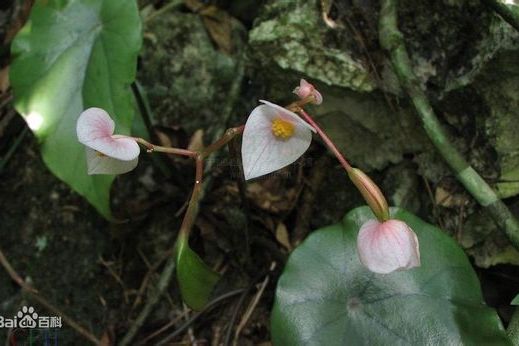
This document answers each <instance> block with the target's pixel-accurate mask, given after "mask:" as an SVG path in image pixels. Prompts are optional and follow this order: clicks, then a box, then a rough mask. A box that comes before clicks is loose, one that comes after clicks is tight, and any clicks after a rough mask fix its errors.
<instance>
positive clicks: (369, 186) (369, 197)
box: [348, 168, 389, 221]
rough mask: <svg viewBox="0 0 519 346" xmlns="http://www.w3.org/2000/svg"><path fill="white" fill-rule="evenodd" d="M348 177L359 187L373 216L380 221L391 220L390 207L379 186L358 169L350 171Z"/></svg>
mask: <svg viewBox="0 0 519 346" xmlns="http://www.w3.org/2000/svg"><path fill="white" fill-rule="evenodd" d="M348 175H349V177H350V179H351V181H352V182H353V184H355V186H356V187H357V189H358V190H359V191H360V193H361V194H362V197H364V200H365V201H366V203H368V205H369V207H370V208H371V210H372V211H373V214H375V216H376V217H377V219H378V220H379V221H386V220H388V219H389V207H388V205H387V201H386V198H385V197H384V195H383V194H382V192H381V191H380V189H379V188H378V186H377V184H375V183H374V182H373V180H371V178H370V177H368V176H367V175H366V173H364V172H363V171H361V170H360V169H358V168H352V169H351V170H350V171H348Z"/></svg>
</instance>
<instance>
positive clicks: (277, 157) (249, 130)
mask: <svg viewBox="0 0 519 346" xmlns="http://www.w3.org/2000/svg"><path fill="white" fill-rule="evenodd" d="M260 102H262V103H263V104H262V105H260V106H258V107H256V108H254V110H253V111H252V113H251V114H250V115H249V118H248V119H247V123H246V124H245V129H244V130H243V141H242V147H241V153H242V160H243V171H244V173H245V179H246V180H248V179H252V178H256V177H259V176H262V175H265V174H268V173H271V172H273V171H276V170H278V169H281V168H283V167H285V166H287V165H289V164H291V163H292V162H294V161H295V160H297V159H298V158H299V157H300V156H301V155H303V154H304V152H305V151H306V150H307V149H308V147H309V146H310V142H311V141H312V131H313V132H315V129H314V128H313V127H312V126H310V125H309V124H308V123H307V122H306V121H304V120H303V119H301V118H300V117H298V116H297V114H295V113H293V112H291V111H289V110H288V109H286V108H283V107H280V106H278V105H276V104H273V103H270V102H268V101H263V100H261V101H260Z"/></svg>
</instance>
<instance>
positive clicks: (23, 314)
mask: <svg viewBox="0 0 519 346" xmlns="http://www.w3.org/2000/svg"><path fill="white" fill-rule="evenodd" d="M16 316H17V317H18V327H20V328H36V326H37V324H38V323H37V322H36V321H38V314H37V313H36V312H35V311H34V308H33V307H32V306H29V307H27V306H24V307H22V309H21V310H20V311H18V314H17V315H16Z"/></svg>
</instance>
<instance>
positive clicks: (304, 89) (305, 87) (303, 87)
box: [294, 79, 315, 99]
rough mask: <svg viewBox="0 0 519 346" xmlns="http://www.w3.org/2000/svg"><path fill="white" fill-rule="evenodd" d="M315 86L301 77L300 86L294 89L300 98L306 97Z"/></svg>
mask: <svg viewBox="0 0 519 346" xmlns="http://www.w3.org/2000/svg"><path fill="white" fill-rule="evenodd" d="M314 89H315V88H314V86H313V85H312V84H310V83H308V82H307V81H306V80H304V79H301V80H300V81H299V86H298V87H296V88H295V89H294V94H296V95H297V96H299V98H300V99H304V98H306V97H308V96H310V95H311V94H312V91H313V90H314Z"/></svg>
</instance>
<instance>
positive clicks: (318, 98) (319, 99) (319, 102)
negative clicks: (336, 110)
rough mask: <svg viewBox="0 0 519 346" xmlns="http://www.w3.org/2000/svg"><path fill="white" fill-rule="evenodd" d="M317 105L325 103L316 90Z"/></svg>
mask: <svg viewBox="0 0 519 346" xmlns="http://www.w3.org/2000/svg"><path fill="white" fill-rule="evenodd" d="M314 97H315V104H316V105H320V104H321V103H323V95H321V93H320V92H319V91H317V89H314Z"/></svg>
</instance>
